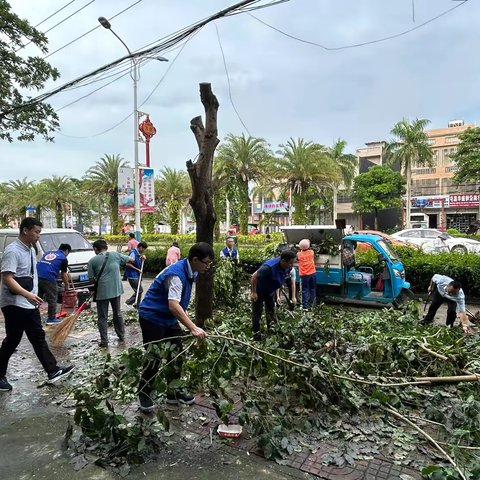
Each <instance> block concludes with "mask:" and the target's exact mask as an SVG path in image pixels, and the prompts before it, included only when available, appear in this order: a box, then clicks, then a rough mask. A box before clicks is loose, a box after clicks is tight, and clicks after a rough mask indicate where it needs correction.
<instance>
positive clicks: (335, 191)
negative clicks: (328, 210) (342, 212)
mask: <svg viewBox="0 0 480 480" xmlns="http://www.w3.org/2000/svg"><path fill="white" fill-rule="evenodd" d="M337 203H338V189H337V186H336V185H335V186H334V187H333V207H332V217H333V218H332V225H335V220H336V219H337Z"/></svg>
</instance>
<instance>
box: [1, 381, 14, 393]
mask: <svg viewBox="0 0 480 480" xmlns="http://www.w3.org/2000/svg"><path fill="white" fill-rule="evenodd" d="M12 388H13V387H12V386H11V385H10V384H9V383H8V382H7V379H6V377H0V392H10V391H11V390H12Z"/></svg>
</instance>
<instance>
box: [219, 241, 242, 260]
mask: <svg viewBox="0 0 480 480" xmlns="http://www.w3.org/2000/svg"><path fill="white" fill-rule="evenodd" d="M234 245H235V239H234V238H233V237H228V238H227V246H226V247H225V248H222V250H220V258H231V259H232V260H233V261H234V262H235V263H238V262H239V261H240V256H239V254H238V250H237V249H236V248H234Z"/></svg>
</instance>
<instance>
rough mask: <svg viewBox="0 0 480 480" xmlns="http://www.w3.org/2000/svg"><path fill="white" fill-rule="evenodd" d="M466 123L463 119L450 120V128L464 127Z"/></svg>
mask: <svg viewBox="0 0 480 480" xmlns="http://www.w3.org/2000/svg"><path fill="white" fill-rule="evenodd" d="M464 125H465V122H464V121H463V120H453V121H451V122H448V128H452V127H463V126H464Z"/></svg>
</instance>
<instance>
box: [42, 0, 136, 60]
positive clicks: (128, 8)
mask: <svg viewBox="0 0 480 480" xmlns="http://www.w3.org/2000/svg"><path fill="white" fill-rule="evenodd" d="M142 1H143V0H137V1H136V2H135V3H132V4H131V5H130V6H128V7H127V8H125V9H124V10H122V11H121V12H118V13H117V14H116V15H114V16H113V17H110V18H109V19H108V21H111V20H113V19H114V18H116V17H118V16H119V15H121V14H122V13H125V12H126V11H127V10H130V9H131V8H132V7H134V6H135V5H137V4H139V3H140V2H142ZM100 27H101V25H97V26H96V27H94V28H92V29H91V30H89V31H88V32H85V33H84V34H83V35H80V36H79V37H77V38H75V39H74V40H72V41H71V42H68V43H66V44H65V45H63V46H62V47H60V48H57V50H55V51H53V52H51V53H49V54H48V55H46V56H45V57H43V58H44V59H45V58H48V57H51V56H52V55H55V54H56V53H58V52H60V51H61V50H63V49H64V48H67V47H69V46H70V45H72V43H75V42H77V41H78V40H80V39H81V38H83V37H86V36H87V35H88V34H90V33H92V32H93V31H94V30H96V29H97V28H100Z"/></svg>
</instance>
